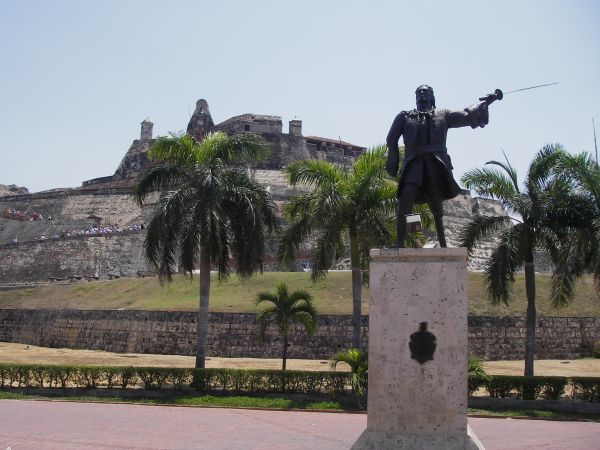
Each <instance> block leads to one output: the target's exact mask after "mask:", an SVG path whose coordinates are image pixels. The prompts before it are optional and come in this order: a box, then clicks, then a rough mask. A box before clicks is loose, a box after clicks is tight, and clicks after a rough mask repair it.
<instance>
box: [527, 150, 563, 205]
mask: <svg viewBox="0 0 600 450" xmlns="http://www.w3.org/2000/svg"><path fill="white" fill-rule="evenodd" d="M563 154H564V148H563V146H562V145H560V144H547V145H545V146H544V147H542V148H541V149H540V150H539V151H538V152H537V154H536V155H535V157H534V158H533V161H532V162H531V164H530V165H529V170H528V172H527V179H526V180H525V186H526V188H527V192H528V193H529V195H532V194H536V195H537V193H538V192H540V191H542V190H543V188H544V187H545V186H546V184H547V183H548V179H549V178H551V176H552V173H553V170H552V169H553V168H554V167H555V166H556V164H557V163H558V161H559V160H560V159H561V158H562V156H563Z"/></svg>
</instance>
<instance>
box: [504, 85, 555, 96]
mask: <svg viewBox="0 0 600 450" xmlns="http://www.w3.org/2000/svg"><path fill="white" fill-rule="evenodd" d="M555 84H558V83H547V84H539V85H537V86H529V87H526V88H522V89H515V90H514V91H508V92H505V93H504V95H506V94H512V93H513V92H519V91H527V90H529V89H537V88H541V87H544V86H553V85H555Z"/></svg>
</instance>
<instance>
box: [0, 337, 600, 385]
mask: <svg viewBox="0 0 600 450" xmlns="http://www.w3.org/2000/svg"><path fill="white" fill-rule="evenodd" d="M0 362H15V363H30V364H35V363H37V364H73V365H106V366H137V367H140V366H150V367H193V366H194V358H193V357H191V356H178V355H147V354H138V353H111V352H103V351H99V350H72V349H66V348H45V347H36V346H34V345H25V344H12V343H6V342H0ZM206 367H227V368H234V369H235V368H237V369H280V368H281V360H280V359H261V358H212V357H211V358H206ZM287 368H288V369H290V370H329V361H327V360H306V359H288V361H287ZM485 368H486V370H487V371H488V372H489V373H491V374H496V375H522V374H523V361H488V362H486V363H485ZM338 370H348V366H346V365H345V364H340V365H339V366H338ZM535 374H536V375H544V376H551V375H556V376H580V377H600V359H591V358H587V359H576V360H556V359H549V360H538V361H536V362H535Z"/></svg>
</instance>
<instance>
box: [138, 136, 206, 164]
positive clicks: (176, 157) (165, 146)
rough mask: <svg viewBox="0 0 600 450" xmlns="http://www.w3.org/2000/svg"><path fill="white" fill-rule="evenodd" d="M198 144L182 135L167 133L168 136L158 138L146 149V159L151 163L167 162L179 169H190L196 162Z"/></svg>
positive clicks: (191, 138)
mask: <svg viewBox="0 0 600 450" xmlns="http://www.w3.org/2000/svg"><path fill="white" fill-rule="evenodd" d="M197 152H198V143H197V142H196V140H195V139H194V138H193V137H191V136H189V135H187V134H183V133H169V136H163V137H159V138H158V139H157V140H156V141H155V142H154V143H153V144H152V146H151V147H150V148H149V149H148V153H147V155H148V159H150V160H151V161H164V162H169V163H170V164H173V165H175V166H177V167H180V168H187V169H190V168H192V167H194V165H195V164H196V163H197V162H198V161H197V158H196V156H197Z"/></svg>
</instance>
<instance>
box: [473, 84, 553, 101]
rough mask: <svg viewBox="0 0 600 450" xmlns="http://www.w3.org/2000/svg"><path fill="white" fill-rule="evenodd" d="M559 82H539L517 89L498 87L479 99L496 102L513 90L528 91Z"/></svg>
mask: <svg viewBox="0 0 600 450" xmlns="http://www.w3.org/2000/svg"><path fill="white" fill-rule="evenodd" d="M555 84H558V83H546V84H538V85H537V86H529V87H526V88H521V89H515V90H514V91H508V92H502V91H501V90H500V89H496V90H495V91H494V92H493V93H492V94H488V95H486V96H485V97H481V98H480V99H479V100H480V101H482V102H486V103H487V104H488V105H489V104H491V103H493V102H495V101H496V100H502V99H503V98H504V96H505V95H506V94H512V93H513V92H520V91H527V90H529V89H537V88H541V87H545V86H553V85H555Z"/></svg>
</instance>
